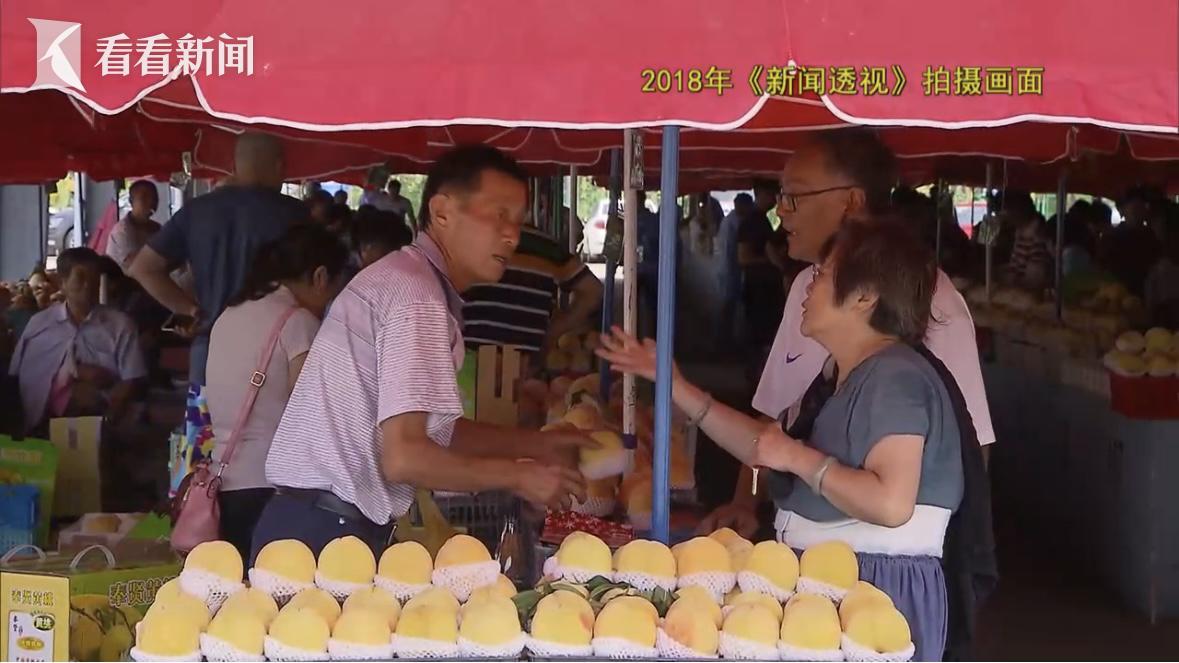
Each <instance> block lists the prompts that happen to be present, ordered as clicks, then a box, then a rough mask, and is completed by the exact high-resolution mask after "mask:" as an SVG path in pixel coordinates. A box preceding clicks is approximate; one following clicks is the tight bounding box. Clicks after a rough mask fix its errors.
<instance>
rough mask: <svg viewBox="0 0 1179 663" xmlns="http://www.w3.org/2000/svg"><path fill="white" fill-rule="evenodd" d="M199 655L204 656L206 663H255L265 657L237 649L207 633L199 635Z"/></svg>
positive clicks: (263, 659)
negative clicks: (207, 662) (211, 662)
mask: <svg viewBox="0 0 1179 663" xmlns="http://www.w3.org/2000/svg"><path fill="white" fill-rule="evenodd" d="M201 653H202V654H204V656H205V660H206V661H218V662H222V661H246V662H248V663H255V662H257V661H265V660H266V657H265V656H263V655H262V654H260V653H258V654H255V653H252V652H248V651H244V650H241V649H238V648H237V647H234V646H233V645H231V644H229V643H228V642H226V641H224V640H222V639H221V638H217V637H213V636H211V635H209V634H208V633H202V634H201Z"/></svg>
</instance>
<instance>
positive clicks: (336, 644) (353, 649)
mask: <svg viewBox="0 0 1179 663" xmlns="http://www.w3.org/2000/svg"><path fill="white" fill-rule="evenodd" d="M327 650H328V656H330V657H331V659H332V660H333V661H387V660H389V659H391V658H393V643H392V642H390V643H389V644H386V645H362V644H358V643H355V642H345V641H343V640H337V639H335V638H332V639H331V640H328V649H327Z"/></svg>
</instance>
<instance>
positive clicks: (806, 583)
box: [795, 577, 847, 606]
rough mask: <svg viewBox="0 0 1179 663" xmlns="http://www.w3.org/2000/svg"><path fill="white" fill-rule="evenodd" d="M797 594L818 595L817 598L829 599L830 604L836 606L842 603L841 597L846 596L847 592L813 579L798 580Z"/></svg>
mask: <svg viewBox="0 0 1179 663" xmlns="http://www.w3.org/2000/svg"><path fill="white" fill-rule="evenodd" d="M795 591H797V592H798V593H799V594H818V595H819V596H826V597H827V598H829V599H831V602H832V603H834V604H835V605H836V606H838V605H839V604H840V602H842V601H843V597H845V596H847V590H846V589H844V588H842V587H836V586H835V585H829V584H827V583H825V582H823V581H822V580H815V579H814V578H805V577H804V578H799V579H798V587H797V588H796V590H795Z"/></svg>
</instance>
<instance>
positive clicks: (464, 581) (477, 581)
mask: <svg viewBox="0 0 1179 663" xmlns="http://www.w3.org/2000/svg"><path fill="white" fill-rule="evenodd" d="M498 578H499V562H497V561H495V560H490V561H487V562H477V563H475V564H459V565H458V566H447V567H443V568H441V569H434V574H433V580H434V584H435V585H437V586H439V587H445V588H447V589H449V590H450V593H451V594H454V597H455V598H456V599H458V600H459V603H466V602H467V599H469V598H471V594H472V593H473V592H474V591H475V590H476V589H479V588H480V587H486V586H488V585H494V584H495V581H496V580H497V579H498Z"/></svg>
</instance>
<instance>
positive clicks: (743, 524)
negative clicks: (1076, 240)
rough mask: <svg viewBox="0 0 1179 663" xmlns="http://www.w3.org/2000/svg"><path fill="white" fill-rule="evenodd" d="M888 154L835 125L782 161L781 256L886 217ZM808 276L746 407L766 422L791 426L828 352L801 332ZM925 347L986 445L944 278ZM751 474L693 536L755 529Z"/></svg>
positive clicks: (971, 345) (868, 135) (959, 320)
mask: <svg viewBox="0 0 1179 663" xmlns="http://www.w3.org/2000/svg"><path fill="white" fill-rule="evenodd" d="M894 161H895V160H894V157H893V155H892V153H891V151H890V150H889V149H888V148H887V147H886V146H885V145H884V144H883V143H882V142H881V141H880V139H879V138H878V137H877V136H876V134H875V133H874V132H873V131H871V130H869V129H862V128H855V129H840V130H836V131H827V132H821V133H817V134H815V136H814V137H813V138H812V139H811V141H810V142H809V143H807V144H806V145H804V146H803V147H802V148H800V149H799V150H798V151H797V152H795V153H794V155H793V156H791V158H790V159H789V160H788V161H787V163H786V167H785V169H784V170H783V173H782V181H781V184H782V192H781V193H780V194H779V198H778V218H780V219H782V225H783V227H784V228H785V229H786V233H787V234H788V235H789V237H790V245H789V247H790V257H791V258H793V259H795V260H802V261H806V262H809V263H812V264H816V263H818V262H819V253H820V250H821V249H822V247H823V246H824V245H825V244H826V243H827V242H828V241H829V240H830V239H831V237H833V236H834V235H835V233H836V232H837V231H838V230H839V228H840V227H841V226H842V225H843V224H844V223H845V222H846V221H861V222H869V223H870V222H871V221H870V219H871V217H872V216H873V215H878V214H880V213H883V212H885V211H887V209H888V207H889V193H890V189H891V188H892V185H893V183H894V182H895V181H896V178H895V167H894ZM813 277H814V274H813V272H812V271H811V270H809V269H806V270H803V271H802V272H801V273H800V274H799V275H798V276H797V277H796V278H795V279H794V283H793V285H792V286H791V287H790V292H789V293H788V295H787V297H786V310H785V313H784V315H783V317H782V324H781V325H780V326H779V327H778V334H777V336H776V338H775V339H774V344H773V347H772V349H771V350H770V356H769V359H768V360H767V361H766V365H765V369H764V371H763V372H762V375H761V382H760V384H759V385H758V387H757V392H756V393H755V394H754V397H753V407H754V409H756V410H757V411H758V412H760V413H761V414H763V415H765V416H766V417H768V418H770V419H779V418H783V415H789V416H787V417H786V418H787V419H788V420H792V419H793V416H794V415H795V414H797V411H798V404H799V402H800V400H801V399H802V396H803V394H804V393H805V392H806V390H807V387H808V385H810V384H811V382H812V381H813V380H814V379H815V376H817V375H819V373H820V371H821V370H822V367H823V364H824V362H826V360H827V357H828V352H827V351H826V350H825V349H823V347H822V346H821V345H819V344H818V343H816V342H815V341H814V340H813V339H810V338H807V337H806V336H805V335H804V334H802V332H801V324H802V314H803V309H802V302H803V300H804V299H805V298H806V289H807V287H808V286H809V285H810V283H811V280H812V279H813ZM925 343H926V346H928V347H929V350H930V351H931V352H932V353H933V354H934V355H936V356H937V357H938V358H939V359H941V360H942V361H943V362H944V363H945V364H946V366H947V367H948V368H949V369H950V372H951V373H952V374H953V375H954V379H955V380H956V381H957V382H958V387H959V388H960V389H961V390H962V393H963V395H964V396H965V397H966V404H967V405H968V406H969V408H970V416H971V418H972V419H973V421H974V427H975V429H976V430H977V431H978V439H979V443H980V444H982V445H984V455H985V453H986V449H985V446H986V445H989V444H991V443H993V442H994V441H995V433H994V429H993V427H992V425H991V414H990V410H989V409H988V407H987V398H986V389H985V387H984V385H983V378H982V368H981V366H980V363H979V358H978V352H977V350H976V348H977V344H976V342H975V338H974V321H973V320H972V319H971V317H970V311H969V309H968V308H967V307H966V302H965V301H964V300H963V299H962V296H961V295H960V294H958V291H957V290H956V289H955V288H954V284H953V283H952V282H951V281H950V279H949V277H948V276H946V275H945V274H944V273H942V272H941V271H938V274H937V286H936V289H935V291H934V294H933V306H932V313H931V319H930V325H929V327H928V332H927V335H926V339H925ZM752 478H753V474H752V472H751V471H750V470H748V468H745V469H743V470H742V474H741V477H740V478H739V479H738V481H737V487H736V489H735V490H734V494H733V501H732V502H731V503H729V504H727V505H723V506H721V507H720V508H718V509H716V510H715V511H713V513H712V514H710V515H709V516H708V517H706V518H705V519H704V520H703V521H702V523H701V530H707V531H712V530H713V529H716V528H720V527H733V528H734V529H736V530H737V531H738V532H741V533H742V534H743V535H745V536H752V535H753V534H754V532H755V531H756V530H757V529H758V519H757V516H756V509H757V504H758V501H759V499H760V498H759V497H758V496H757V495H758V494H761V495H763V496H764V494H765V491H757V492H756V493H755V491H754V490H753V486H752Z"/></svg>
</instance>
